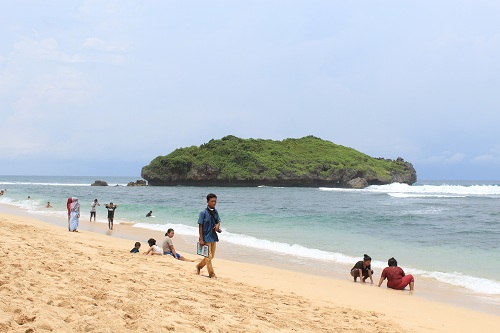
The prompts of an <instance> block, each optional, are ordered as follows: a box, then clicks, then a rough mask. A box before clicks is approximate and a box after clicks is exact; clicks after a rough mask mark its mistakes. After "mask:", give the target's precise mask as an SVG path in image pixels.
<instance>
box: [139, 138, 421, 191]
mask: <svg viewBox="0 0 500 333" xmlns="http://www.w3.org/2000/svg"><path fill="white" fill-rule="evenodd" d="M141 176H142V178H144V179H146V180H147V181H148V184H149V185H151V186H174V185H189V186H258V185H268V186H297V187H313V186H314V187H315V186H324V187H342V188H364V187H366V186H369V185H381V184H390V183H394V182H399V183H407V184H413V183H414V182H416V181H417V174H416V171H415V169H414V168H413V165H412V164H411V163H409V162H405V161H404V160H403V159H402V158H400V157H398V158H397V159H396V160H390V159H384V158H373V157H370V156H368V155H366V154H363V153H361V152H359V151H357V150H355V149H352V148H349V147H344V146H341V145H337V144H334V143H332V142H330V141H326V140H322V139H320V138H317V137H314V136H306V137H303V138H300V139H285V140H282V141H274V140H264V139H241V138H238V137H235V136H232V135H229V136H225V137H223V138H222V139H220V140H210V141H209V142H208V143H205V144H202V145H201V146H199V147H196V146H191V147H186V148H179V149H176V150H175V151H173V152H172V153H170V154H168V155H166V156H158V157H156V158H155V159H153V160H152V161H151V163H150V164H149V165H147V166H145V167H143V168H142V172H141Z"/></svg>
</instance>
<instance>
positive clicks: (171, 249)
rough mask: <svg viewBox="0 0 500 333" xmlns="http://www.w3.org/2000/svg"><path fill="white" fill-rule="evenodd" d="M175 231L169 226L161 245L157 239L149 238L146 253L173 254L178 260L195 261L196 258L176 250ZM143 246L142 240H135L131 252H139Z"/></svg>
mask: <svg viewBox="0 0 500 333" xmlns="http://www.w3.org/2000/svg"><path fill="white" fill-rule="evenodd" d="M174 235H175V231H174V229H172V228H169V229H168V230H167V232H166V233H165V239H164V240H163V243H162V245H161V247H159V246H158V245H156V239H154V238H150V239H148V245H149V249H148V250H147V252H144V254H146V255H160V256H161V255H171V256H172V257H174V258H175V259H177V260H182V261H190V262H194V260H191V259H188V258H186V257H184V256H182V255H181V254H180V253H179V252H177V251H176V250H175V246H174V242H173V240H172V238H174ZM140 248H141V243H140V242H135V244H134V248H133V249H132V250H130V253H139V249H140Z"/></svg>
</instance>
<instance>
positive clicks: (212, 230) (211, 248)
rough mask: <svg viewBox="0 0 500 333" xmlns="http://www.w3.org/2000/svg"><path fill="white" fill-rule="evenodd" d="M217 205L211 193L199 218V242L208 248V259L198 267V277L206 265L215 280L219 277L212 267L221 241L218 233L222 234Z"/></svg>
mask: <svg viewBox="0 0 500 333" xmlns="http://www.w3.org/2000/svg"><path fill="white" fill-rule="evenodd" d="M216 204H217V196H216V195H215V194H213V193H209V194H208V195H207V208H205V209H204V210H203V211H201V212H200V215H199V217H198V231H199V234H200V238H199V242H200V245H201V246H204V245H207V246H208V257H205V258H203V260H202V261H200V262H199V263H198V264H197V265H196V271H197V273H198V275H199V274H200V271H201V269H202V268H203V267H205V265H206V266H207V270H208V276H209V277H210V278H213V279H216V278H217V276H216V275H215V272H214V268H213V266H212V259H213V258H214V256H215V248H216V244H217V242H218V241H219V237H218V236H217V233H218V232H221V230H220V217H219V213H218V212H217V210H216V209H215V205H216Z"/></svg>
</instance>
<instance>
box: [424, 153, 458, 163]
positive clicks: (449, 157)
mask: <svg viewBox="0 0 500 333" xmlns="http://www.w3.org/2000/svg"><path fill="white" fill-rule="evenodd" d="M464 159H465V154H464V153H452V152H443V153H442V154H440V155H434V156H429V157H427V158H423V159H421V160H420V161H419V162H420V163H422V164H458V163H460V162H462V161H463V160H464Z"/></svg>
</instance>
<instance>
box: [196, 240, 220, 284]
mask: <svg viewBox="0 0 500 333" xmlns="http://www.w3.org/2000/svg"><path fill="white" fill-rule="evenodd" d="M216 243H217V242H212V243H205V245H207V246H208V257H205V258H203V260H202V261H200V262H199V263H198V265H196V271H197V272H198V274H200V271H201V269H202V268H203V267H205V265H207V270H208V276H209V277H215V273H214V268H213V266H212V259H213V257H214V255H215V248H216Z"/></svg>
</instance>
